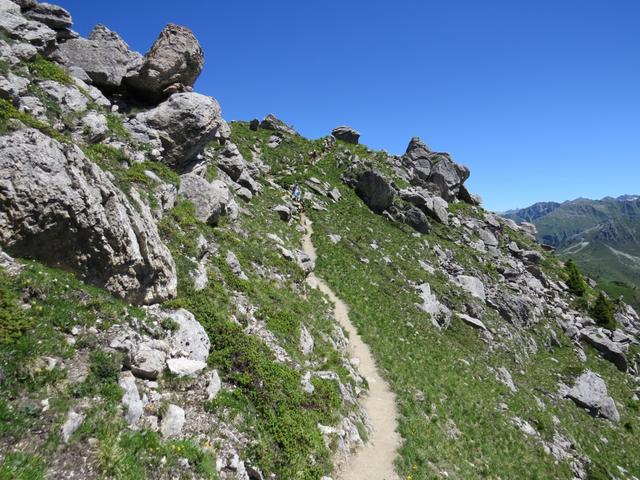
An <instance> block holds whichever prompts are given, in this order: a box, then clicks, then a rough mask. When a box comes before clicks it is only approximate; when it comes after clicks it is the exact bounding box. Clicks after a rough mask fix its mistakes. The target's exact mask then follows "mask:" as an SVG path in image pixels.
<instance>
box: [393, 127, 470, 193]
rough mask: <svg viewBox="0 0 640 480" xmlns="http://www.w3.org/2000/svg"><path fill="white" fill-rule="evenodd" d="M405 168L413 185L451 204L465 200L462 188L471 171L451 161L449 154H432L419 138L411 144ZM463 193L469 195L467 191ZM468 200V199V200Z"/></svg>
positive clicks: (404, 162)
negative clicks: (456, 200) (455, 200)
mask: <svg viewBox="0 0 640 480" xmlns="http://www.w3.org/2000/svg"><path fill="white" fill-rule="evenodd" d="M403 165H404V168H406V169H407V170H408V176H409V179H410V181H411V183H412V184H413V185H416V186H420V187H423V188H426V189H427V190H430V191H433V192H434V193H435V194H437V195H438V196H439V197H442V198H443V199H444V200H446V201H448V202H450V201H452V200H454V199H456V198H460V199H462V200H465V198H466V197H467V196H468V195H462V197H465V198H462V197H461V195H460V193H461V187H462V186H463V183H464V182H465V180H467V178H469V169H468V168H466V167H465V166H463V165H459V164H457V163H455V162H454V161H453V160H451V157H450V156H449V154H446V153H436V152H432V151H431V149H429V147H428V146H427V145H426V144H425V143H424V142H423V141H422V140H420V138H418V137H413V138H412V139H411V141H410V142H409V145H408V147H407V151H406V153H405V155H404V157H403ZM463 193H467V194H468V192H466V190H465V192H463ZM467 199H468V198H467Z"/></svg>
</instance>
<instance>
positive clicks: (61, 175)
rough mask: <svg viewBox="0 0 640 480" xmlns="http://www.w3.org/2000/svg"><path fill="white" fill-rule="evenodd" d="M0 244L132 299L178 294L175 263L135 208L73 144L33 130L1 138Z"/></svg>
mask: <svg viewBox="0 0 640 480" xmlns="http://www.w3.org/2000/svg"><path fill="white" fill-rule="evenodd" d="M0 207H1V208H0V243H2V245H4V246H6V247H7V249H8V250H10V251H12V252H15V253H16V254H18V255H21V256H28V257H32V258H36V259H38V260H41V261H43V262H45V263H48V264H50V265H56V266H61V267H64V268H67V269H70V270H73V271H75V272H77V273H79V274H80V275H81V276H82V277H84V278H86V279H87V280H88V281H90V282H92V283H95V284H98V285H100V286H104V287H105V288H107V289H108V290H110V291H111V292H113V293H114V294H116V295H118V296H120V297H124V298H127V299H128V300H130V301H132V302H135V303H155V302H160V301H163V300H166V299H168V298H171V297H173V296H174V295H175V293H176V283H177V280H176V273H175V265H174V263H173V259H172V257H171V254H170V253H169V251H168V250H167V248H166V247H165V246H164V244H163V243H162V241H161V239H160V237H159V235H158V231H157V228H156V226H155V223H154V222H153V219H152V218H151V215H150V213H149V212H148V209H147V208H146V207H144V206H143V205H142V203H140V204H139V205H138V208H139V209H140V211H138V210H137V209H136V208H135V207H134V206H133V205H132V204H131V202H130V201H129V200H128V199H127V197H125V195H124V194H122V193H121V192H120V191H119V190H118V189H117V188H116V187H115V186H114V185H113V183H112V182H111V180H109V177H108V176H107V175H106V174H105V173H104V172H103V171H102V170H101V169H100V168H99V167H97V166H96V165H94V164H93V163H92V162H90V161H89V160H87V159H86V157H85V156H84V154H83V153H82V151H81V150H80V149H79V148H77V147H70V146H63V145H61V144H60V143H59V142H57V141H55V140H53V139H51V138H49V137H47V136H45V135H43V134H42V133H40V132H39V131H37V130H21V131H17V132H14V133H11V134H9V135H5V136H2V137H0Z"/></svg>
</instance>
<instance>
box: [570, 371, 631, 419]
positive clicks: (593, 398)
mask: <svg viewBox="0 0 640 480" xmlns="http://www.w3.org/2000/svg"><path fill="white" fill-rule="evenodd" d="M565 396H566V397H567V398H570V399H571V400H573V401H574V402H575V403H576V404H577V405H578V406H580V407H583V408H586V409H587V410H589V413H590V414H591V415H592V416H594V417H604V418H608V419H609V420H613V421H614V422H619V421H620V414H619V413H618V409H617V408H616V404H615V402H614V401H613V399H612V398H611V397H610V396H609V392H608V391H607V385H606V384H605V383H604V380H602V378H601V377H600V375H598V374H596V373H594V372H592V371H590V370H587V371H586V372H584V373H583V374H582V375H580V376H579V377H578V378H577V380H576V383H575V385H574V386H573V388H571V389H570V390H569V391H568V392H567V393H566V395H565Z"/></svg>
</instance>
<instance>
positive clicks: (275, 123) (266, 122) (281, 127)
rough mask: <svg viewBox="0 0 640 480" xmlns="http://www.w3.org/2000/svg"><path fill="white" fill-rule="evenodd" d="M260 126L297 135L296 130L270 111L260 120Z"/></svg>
mask: <svg viewBox="0 0 640 480" xmlns="http://www.w3.org/2000/svg"><path fill="white" fill-rule="evenodd" d="M260 128H264V129H265V130H271V131H273V132H277V133H284V134H287V135H296V134H297V133H296V131H295V130H294V129H293V128H292V127H291V126H289V125H287V124H286V123H284V122H283V121H282V120H280V119H279V118H278V117H276V116H275V115H274V114H272V113H270V114H269V115H267V116H266V117H264V119H263V120H262V121H261V122H260Z"/></svg>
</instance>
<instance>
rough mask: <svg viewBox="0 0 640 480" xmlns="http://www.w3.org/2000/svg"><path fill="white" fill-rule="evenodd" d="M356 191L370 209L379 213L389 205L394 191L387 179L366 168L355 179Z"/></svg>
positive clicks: (394, 193) (393, 197) (393, 196)
mask: <svg viewBox="0 0 640 480" xmlns="http://www.w3.org/2000/svg"><path fill="white" fill-rule="evenodd" d="M356 193H357V194H358V195H359V196H360V197H361V198H362V199H363V200H364V202H365V203H366V204H367V205H368V206H369V208H370V209H371V210H373V211H374V212H377V213H381V212H383V211H384V210H386V209H387V208H389V207H390V206H391V205H393V200H394V199H395V196H396V191H395V189H394V188H393V186H392V185H391V183H389V181H388V180H387V179H386V178H385V177H384V176H383V175H382V174H381V173H380V172H377V171H376V170H366V171H364V172H362V173H360V174H359V175H358V177H357V179H356Z"/></svg>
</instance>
